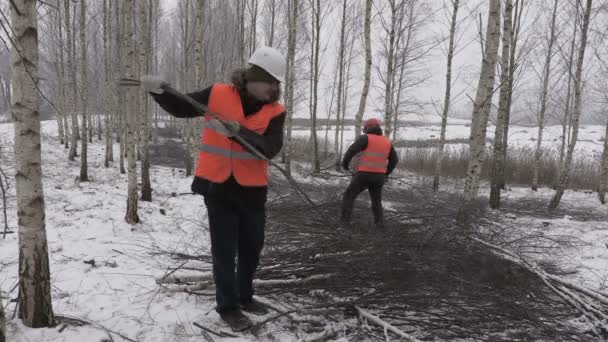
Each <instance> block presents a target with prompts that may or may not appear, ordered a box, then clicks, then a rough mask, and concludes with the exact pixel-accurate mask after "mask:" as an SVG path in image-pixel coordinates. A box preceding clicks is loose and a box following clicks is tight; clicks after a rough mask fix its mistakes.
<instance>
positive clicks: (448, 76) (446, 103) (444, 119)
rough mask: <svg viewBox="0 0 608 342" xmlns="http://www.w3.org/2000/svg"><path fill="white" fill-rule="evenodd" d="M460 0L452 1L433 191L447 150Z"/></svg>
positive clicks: (437, 188)
mask: <svg viewBox="0 0 608 342" xmlns="http://www.w3.org/2000/svg"><path fill="white" fill-rule="evenodd" d="M459 5H460V0H452V17H451V19H450V38H449V43H448V56H447V62H446V63H447V71H446V73H445V95H444V97H443V111H442V113H441V133H440V135H439V143H438V146H437V160H436V161H435V175H434V176H433V191H435V192H436V191H438V190H439V179H440V177H441V164H442V162H443V153H444V149H445V132H446V129H447V125H448V114H449V112H450V101H451V95H452V59H453V58H454V40H455V37H456V23H457V19H458V7H459Z"/></svg>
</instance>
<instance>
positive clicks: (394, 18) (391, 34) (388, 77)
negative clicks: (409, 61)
mask: <svg viewBox="0 0 608 342" xmlns="http://www.w3.org/2000/svg"><path fill="white" fill-rule="evenodd" d="M388 3H389V6H390V14H391V19H390V23H388V24H387V23H386V22H385V20H384V19H383V18H382V16H380V17H381V18H382V19H383V20H382V26H383V28H384V31H385V33H386V34H387V37H386V39H388V45H387V46H385V47H384V53H385V55H386V59H385V65H386V74H385V75H383V73H380V75H383V77H382V76H381V77H380V79H381V80H383V81H384V82H383V83H384V122H385V127H384V135H386V136H387V137H390V135H391V125H392V123H393V95H394V94H393V88H394V86H393V83H394V79H395V50H396V48H397V42H398V37H397V36H398V34H399V27H398V26H397V24H398V22H399V20H400V14H401V15H403V7H404V6H405V1H397V0H388Z"/></svg>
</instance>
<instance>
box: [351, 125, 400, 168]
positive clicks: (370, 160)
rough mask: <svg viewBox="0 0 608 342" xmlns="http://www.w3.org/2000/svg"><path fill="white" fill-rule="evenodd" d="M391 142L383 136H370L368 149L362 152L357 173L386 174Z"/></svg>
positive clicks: (368, 136) (368, 137)
mask: <svg viewBox="0 0 608 342" xmlns="http://www.w3.org/2000/svg"><path fill="white" fill-rule="evenodd" d="M391 146H392V144H391V141H390V140H388V138H387V137H385V136H383V135H376V134H368V135H367V148H366V149H365V150H363V151H361V155H360V156H359V165H358V166H357V171H362V172H372V173H386V165H387V164H388V155H389V153H390V152H391Z"/></svg>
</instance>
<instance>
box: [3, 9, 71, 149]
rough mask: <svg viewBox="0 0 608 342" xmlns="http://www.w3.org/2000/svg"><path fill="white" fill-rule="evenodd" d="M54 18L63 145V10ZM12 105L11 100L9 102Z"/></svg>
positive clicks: (58, 120)
mask: <svg viewBox="0 0 608 342" xmlns="http://www.w3.org/2000/svg"><path fill="white" fill-rule="evenodd" d="M54 15H55V16H54V18H55V20H53V23H54V26H56V27H57V31H56V34H57V36H58V37H57V39H55V40H54V42H53V48H54V50H53V53H54V54H55V56H54V58H55V63H53V64H54V65H55V73H56V75H57V81H58V82H57V83H58V84H57V85H58V87H59V90H58V92H59V96H60V97H61V98H60V99H59V101H58V102H59V107H60V108H61V112H60V113H57V131H58V132H57V133H58V134H59V141H60V143H61V144H62V145H63V144H65V142H66V140H67V139H68V136H67V134H66V130H65V129H64V128H63V117H64V113H63V112H65V82H64V81H65V75H64V65H63V22H62V21H61V10H60V9H57V10H56V11H55V13H54ZM0 90H4V87H3V86H2V80H1V79H0ZM9 105H10V102H9Z"/></svg>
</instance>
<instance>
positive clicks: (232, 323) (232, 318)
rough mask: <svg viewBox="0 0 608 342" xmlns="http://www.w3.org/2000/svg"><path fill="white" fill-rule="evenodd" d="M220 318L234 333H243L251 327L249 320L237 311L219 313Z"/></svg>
mask: <svg viewBox="0 0 608 342" xmlns="http://www.w3.org/2000/svg"><path fill="white" fill-rule="evenodd" d="M220 318H221V319H222V320H223V321H224V322H226V324H228V326H229V327H230V328H231V329H232V331H235V332H239V331H243V330H245V329H247V328H249V327H251V325H252V324H251V320H250V319H249V318H248V317H247V316H245V315H244V314H243V312H242V311H241V310H239V309H234V310H229V311H225V312H220Z"/></svg>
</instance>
